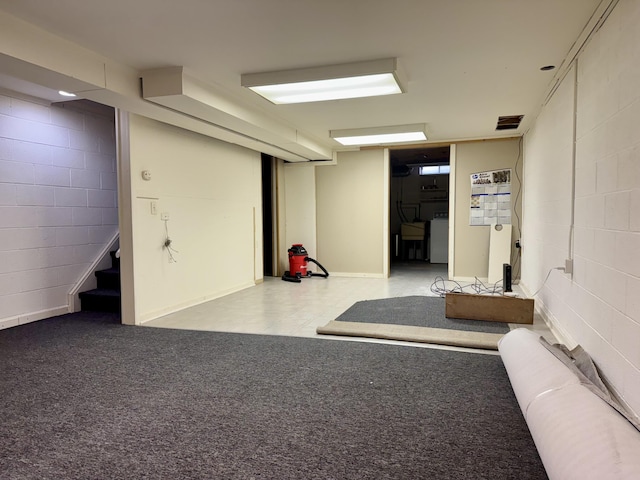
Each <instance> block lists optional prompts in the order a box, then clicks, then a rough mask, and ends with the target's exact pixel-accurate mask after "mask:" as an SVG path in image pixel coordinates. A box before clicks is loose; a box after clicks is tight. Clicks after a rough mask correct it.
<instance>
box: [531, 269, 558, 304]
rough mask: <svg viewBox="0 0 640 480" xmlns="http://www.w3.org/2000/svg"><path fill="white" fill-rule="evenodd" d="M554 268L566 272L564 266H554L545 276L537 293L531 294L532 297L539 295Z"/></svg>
mask: <svg viewBox="0 0 640 480" xmlns="http://www.w3.org/2000/svg"><path fill="white" fill-rule="evenodd" d="M554 270H560V271H561V272H564V267H553V268H551V269H550V270H549V272H548V273H547V276H546V277H544V281H543V282H542V285H540V288H539V289H538V290H536V293H534V294H533V295H531V298H533V297H535V296H536V295H538V294H539V293H540V291H541V290H542V289H543V288H544V286H545V284H546V283H547V280H549V276H551V272H553V271H554Z"/></svg>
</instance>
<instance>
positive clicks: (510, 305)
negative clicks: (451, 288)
mask: <svg viewBox="0 0 640 480" xmlns="http://www.w3.org/2000/svg"><path fill="white" fill-rule="evenodd" d="M445 301H446V307H445V316H446V317H449V318H464V319H467V320H485V321H488V322H504V323H521V324H528V325H531V324H533V298H516V297H508V296H502V295H500V296H496V295H473V294H468V293H447V295H446V298H445Z"/></svg>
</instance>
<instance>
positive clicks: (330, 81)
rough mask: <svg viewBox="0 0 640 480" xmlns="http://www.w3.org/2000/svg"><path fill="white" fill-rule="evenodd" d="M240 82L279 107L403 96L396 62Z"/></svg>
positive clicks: (274, 74) (314, 69)
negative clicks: (349, 99)
mask: <svg viewBox="0 0 640 480" xmlns="http://www.w3.org/2000/svg"><path fill="white" fill-rule="evenodd" d="M240 82H241V84H242V86H243V87H247V88H250V89H251V90H253V91H254V92H256V93H257V94H259V95H262V96H263V97H264V98H266V99H267V100H269V101H270V102H272V103H275V104H276V105H280V104H288V103H305V102H320V101H325V100H342V99H346V98H358V97H372V96H377V95H391V94H395V93H402V88H401V87H400V83H399V81H398V74H397V60H396V59H395V58H385V59H382V60H372V61H368V62H356V63H345V64H340V65H327V66H323V67H311V68H302V69H299V70H281V71H277V72H266V73H248V74H244V75H242V77H241V80H240Z"/></svg>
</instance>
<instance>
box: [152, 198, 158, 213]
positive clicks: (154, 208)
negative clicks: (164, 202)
mask: <svg viewBox="0 0 640 480" xmlns="http://www.w3.org/2000/svg"><path fill="white" fill-rule="evenodd" d="M157 214H158V202H156V201H154V200H152V201H151V215H157Z"/></svg>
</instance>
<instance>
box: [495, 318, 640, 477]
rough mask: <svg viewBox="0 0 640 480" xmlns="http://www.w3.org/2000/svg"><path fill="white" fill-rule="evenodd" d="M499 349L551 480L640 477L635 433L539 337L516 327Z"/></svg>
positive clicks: (639, 440) (639, 445) (638, 438)
mask: <svg viewBox="0 0 640 480" xmlns="http://www.w3.org/2000/svg"><path fill="white" fill-rule="evenodd" d="M498 350H499V351H500V355H501V357H502V360H503V362H504V364H505V368H506V369H507V373H508V375H509V379H510V380H511V385H512V386H513V390H514V392H515V394H516V398H517V399H518V403H519V404H520V408H521V409H522V412H523V414H524V417H525V420H526V421H527V425H528V426H529V430H530V432H531V436H532V437H533V440H534V442H535V444H536V447H537V448H538V453H539V454H540V458H541V459H542V463H543V464H544V467H545V469H546V471H547V475H548V476H549V478H550V479H551V480H556V479H557V480H572V479H575V480H590V479H594V480H595V479H597V480H609V479H616V480H618V479H620V480H622V479H624V480H631V479H640V432H639V431H638V430H636V429H635V427H633V425H631V423H629V422H628V421H627V420H626V419H625V418H624V417H623V416H622V415H620V414H619V413H618V412H616V411H615V409H613V408H612V407H611V406H610V405H608V404H607V403H606V402H604V401H602V400H601V399H600V398H599V397H598V396H597V395H595V394H594V393H593V392H591V391H590V390H589V389H588V388H586V387H584V386H583V385H581V384H580V381H579V379H578V377H577V376H576V375H575V374H574V373H573V372H571V371H570V370H569V369H568V368H567V367H566V366H565V365H564V364H563V363H562V362H561V361H560V360H558V359H557V358H556V357H555V356H554V355H553V354H552V353H551V352H549V351H548V350H547V349H546V348H545V347H544V346H543V345H542V344H541V343H540V341H539V335H536V334H534V333H533V332H531V331H529V330H526V329H516V330H512V331H511V332H509V333H508V334H507V335H505V336H504V337H503V338H502V340H501V341H500V343H499V345H498Z"/></svg>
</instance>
